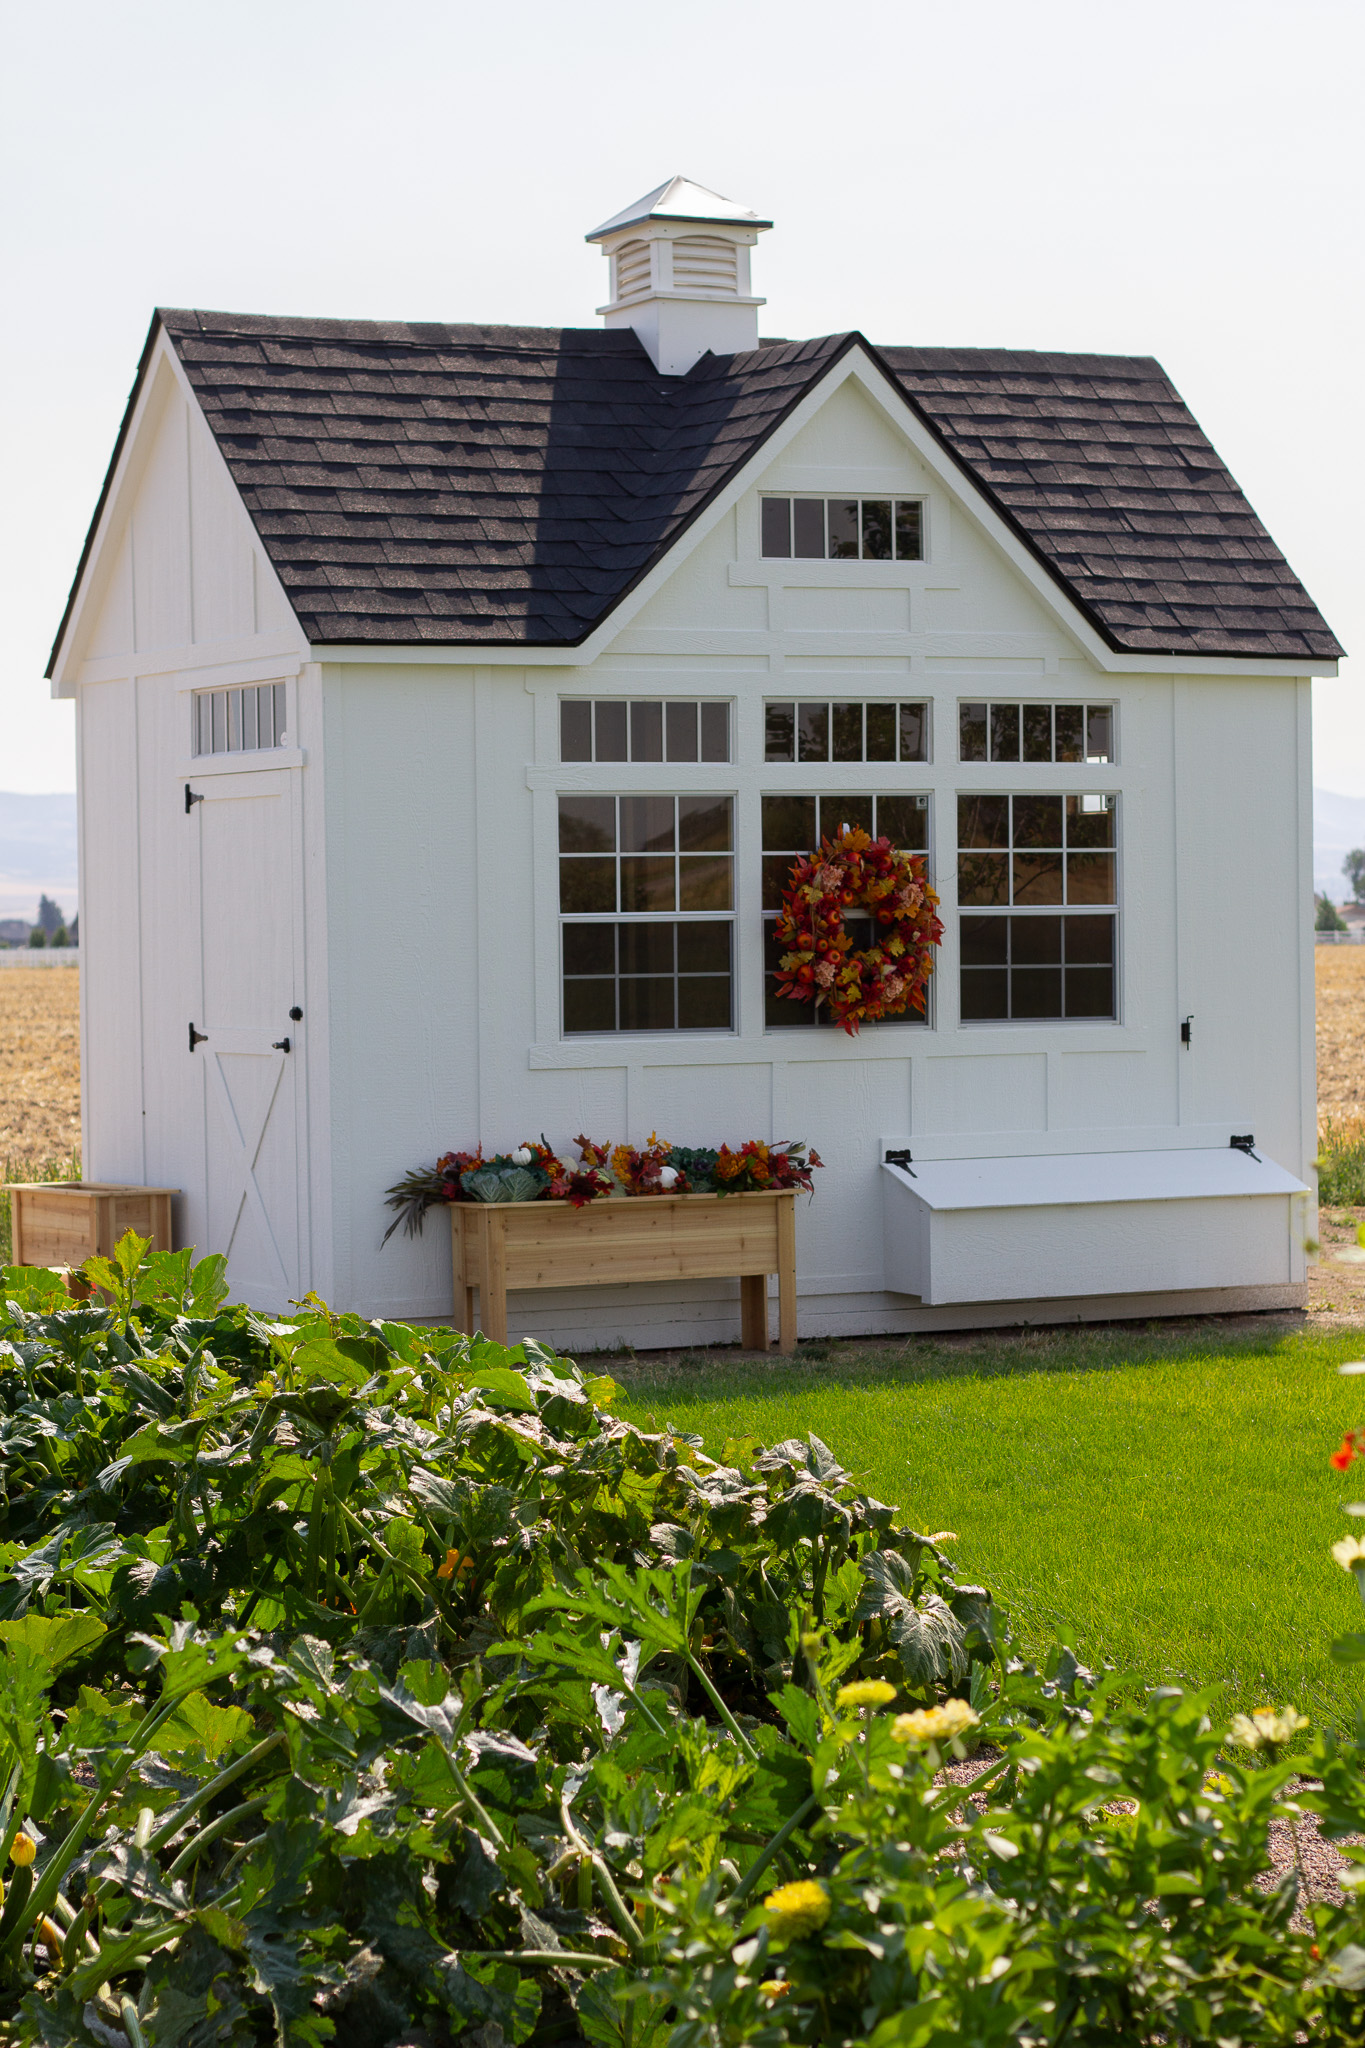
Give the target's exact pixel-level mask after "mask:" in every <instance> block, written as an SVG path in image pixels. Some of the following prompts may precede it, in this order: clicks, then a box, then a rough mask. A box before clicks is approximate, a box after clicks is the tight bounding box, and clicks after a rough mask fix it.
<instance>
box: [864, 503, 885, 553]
mask: <svg viewBox="0 0 1365 2048" xmlns="http://www.w3.org/2000/svg"><path fill="white" fill-rule="evenodd" d="M862 503H863V560H864V561H865V562H889V561H890V560H891V500H890V499H889V498H864V499H863V501H862Z"/></svg>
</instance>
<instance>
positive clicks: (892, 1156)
mask: <svg viewBox="0 0 1365 2048" xmlns="http://www.w3.org/2000/svg"><path fill="white" fill-rule="evenodd" d="M882 1156H883V1158H884V1159H885V1161H886V1164H887V1165H888V1166H899V1167H902V1168H903V1169H904V1170H905V1172H906V1173H908V1174H909V1176H910V1178H911V1180H918V1179H919V1175H918V1174H917V1173H916V1172H915V1169H914V1167H913V1166H912V1165H911V1164H910V1161H911V1159H912V1158H913V1157H914V1154H913V1153H912V1152H911V1150H910V1148H909V1146H908V1145H905V1146H902V1147H901V1148H900V1150H898V1151H895V1152H886V1153H884V1154H883V1155H882Z"/></svg>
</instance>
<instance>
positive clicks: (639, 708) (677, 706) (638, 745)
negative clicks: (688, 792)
mask: <svg viewBox="0 0 1365 2048" xmlns="http://www.w3.org/2000/svg"><path fill="white" fill-rule="evenodd" d="M559 758H560V760H561V761H728V760H729V758H730V706H729V705H728V704H724V703H721V704H707V703H703V702H701V701H700V700H699V699H691V700H686V699H685V700H683V701H681V702H676V701H668V702H665V701H664V699H663V698H660V697H649V698H644V699H642V700H641V701H639V702H638V703H628V702H627V701H626V699H625V698H624V697H597V698H593V697H561V699H560V702H559Z"/></svg>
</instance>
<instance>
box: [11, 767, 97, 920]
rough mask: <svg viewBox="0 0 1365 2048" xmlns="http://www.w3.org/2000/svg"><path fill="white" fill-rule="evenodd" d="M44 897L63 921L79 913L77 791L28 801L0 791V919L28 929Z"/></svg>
mask: <svg viewBox="0 0 1365 2048" xmlns="http://www.w3.org/2000/svg"><path fill="white" fill-rule="evenodd" d="M42 895H47V896H51V897H52V898H53V899H54V901H55V902H57V903H58V904H60V905H61V908H62V911H63V913H64V914H65V915H66V916H67V917H74V916H75V914H76V911H77V909H78V908H79V905H78V903H77V900H76V795H75V791H74V790H62V791H59V792H58V793H57V794H56V795H53V796H29V795H27V794H21V793H20V792H18V791H15V790H0V918H11V917H21V918H23V919H24V920H25V921H26V922H27V923H29V924H32V923H33V922H34V920H35V918H36V917H37V915H38V898H39V897H40V896H42Z"/></svg>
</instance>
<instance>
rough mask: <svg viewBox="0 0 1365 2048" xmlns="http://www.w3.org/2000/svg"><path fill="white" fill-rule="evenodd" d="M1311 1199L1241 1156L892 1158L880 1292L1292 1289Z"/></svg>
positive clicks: (1235, 1152)
mask: <svg viewBox="0 0 1365 2048" xmlns="http://www.w3.org/2000/svg"><path fill="white" fill-rule="evenodd" d="M1308 1194H1309V1190H1308V1188H1307V1187H1306V1186H1305V1184H1304V1183H1303V1181H1301V1180H1297V1179H1296V1178H1295V1176H1294V1175H1293V1174H1292V1173H1287V1172H1286V1171H1285V1169H1284V1168H1283V1167H1282V1166H1277V1165H1276V1164H1275V1163H1274V1161H1273V1160H1269V1159H1265V1158H1263V1157H1260V1156H1258V1155H1257V1154H1255V1153H1254V1152H1250V1153H1249V1152H1247V1151H1245V1150H1243V1149H1241V1148H1240V1147H1237V1146H1234V1145H1229V1146H1227V1147H1226V1148H1224V1149H1222V1150H1213V1149H1205V1148H1202V1147H1201V1148H1198V1149H1193V1148H1192V1149H1189V1150H1184V1151H1167V1152H1069V1153H1060V1154H1054V1155H1052V1156H1050V1157H1048V1156H1044V1157H1034V1158H1012V1159H935V1160H924V1161H914V1162H912V1163H908V1164H897V1163H895V1162H892V1161H887V1162H884V1164H883V1167H882V1204H883V1207H882V1216H883V1222H884V1226H885V1244H886V1254H885V1256H886V1284H887V1286H888V1288H890V1289H891V1290H892V1291H893V1292H895V1293H898V1294H908V1295H913V1296H914V1297H915V1298H916V1299H917V1300H919V1301H920V1302H922V1303H923V1304H924V1305H925V1306H935V1305H938V1304H941V1303H945V1302H966V1301H992V1302H995V1301H1046V1300H1055V1299H1056V1298H1058V1297H1059V1296H1071V1297H1078V1296H1094V1295H1126V1294H1150V1293H1152V1292H1154V1291H1157V1290H1165V1289H1168V1288H1169V1289H1178V1290H1181V1291H1182V1292H1183V1291H1186V1290H1190V1291H1196V1290H1202V1289H1209V1288H1235V1287H1254V1286H1258V1285H1265V1284H1267V1283H1270V1284H1273V1283H1275V1282H1277V1281H1278V1282H1283V1283H1286V1284H1292V1283H1294V1282H1296V1281H1297V1282H1301V1281H1302V1280H1303V1277H1304V1262H1305V1258H1306V1253H1305V1250H1304V1228H1303V1208H1304V1198H1306V1197H1307V1196H1308Z"/></svg>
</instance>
